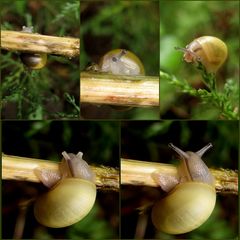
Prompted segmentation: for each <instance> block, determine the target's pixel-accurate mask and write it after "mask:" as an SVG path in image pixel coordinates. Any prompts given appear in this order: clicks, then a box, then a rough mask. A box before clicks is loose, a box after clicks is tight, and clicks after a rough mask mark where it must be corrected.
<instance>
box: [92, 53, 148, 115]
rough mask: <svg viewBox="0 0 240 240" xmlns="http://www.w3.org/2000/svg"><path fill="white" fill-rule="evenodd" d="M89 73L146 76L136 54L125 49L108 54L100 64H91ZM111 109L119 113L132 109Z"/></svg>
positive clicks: (121, 107) (116, 107)
mask: <svg viewBox="0 0 240 240" xmlns="http://www.w3.org/2000/svg"><path fill="white" fill-rule="evenodd" d="M87 71H93V72H103V73H110V74H116V75H145V69H144V66H143V64H142V62H141V60H140V59H139V58H138V57H137V56H136V55H135V54H134V53H132V52H130V51H128V50H125V49H114V50H111V51H109V52H107V53H106V54H105V55H104V56H103V57H102V58H101V59H100V61H99V63H98V64H96V63H93V64H91V66H89V67H88V68H87ZM110 107H111V108H112V109H114V110H117V111H127V110H130V109H132V107H131V106H115V105H114V106H113V105H110Z"/></svg>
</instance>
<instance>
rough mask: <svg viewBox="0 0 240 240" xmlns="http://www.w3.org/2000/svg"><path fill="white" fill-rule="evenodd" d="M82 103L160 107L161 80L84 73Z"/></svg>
mask: <svg viewBox="0 0 240 240" xmlns="http://www.w3.org/2000/svg"><path fill="white" fill-rule="evenodd" d="M80 81H81V83H80V84H81V90H80V91H81V94H80V96H81V98H80V102H82V103H83V102H87V103H98V104H111V105H122V106H138V107H140V106H142V107H144V106H146V107H147V106H159V78H158V77H150V76H123V75H119V76H118V75H110V74H103V73H102V74H99V73H98V74H94V73H87V72H83V73H81V76H80Z"/></svg>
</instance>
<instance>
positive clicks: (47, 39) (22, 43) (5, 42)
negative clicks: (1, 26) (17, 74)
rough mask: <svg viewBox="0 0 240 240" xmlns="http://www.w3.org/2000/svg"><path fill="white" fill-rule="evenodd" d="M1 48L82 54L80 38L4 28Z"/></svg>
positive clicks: (71, 54) (74, 55) (70, 56)
mask: <svg viewBox="0 0 240 240" xmlns="http://www.w3.org/2000/svg"><path fill="white" fill-rule="evenodd" d="M1 48H3V49H6V50H9V51H20V52H21V51H22V52H34V53H48V54H56V55H63V56H66V57H69V58H72V57H77V56H79V55H80V39H77V38H70V37H54V36H46V35H41V34H36V33H26V32H18V31H5V30H2V31H1Z"/></svg>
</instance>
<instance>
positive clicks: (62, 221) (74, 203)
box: [34, 178, 96, 228]
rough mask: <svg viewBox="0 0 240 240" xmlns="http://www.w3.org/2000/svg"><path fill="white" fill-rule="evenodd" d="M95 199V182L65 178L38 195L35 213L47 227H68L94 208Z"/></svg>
mask: <svg viewBox="0 0 240 240" xmlns="http://www.w3.org/2000/svg"><path fill="white" fill-rule="evenodd" d="M95 199H96V186H95V184H93V183H92V182H90V181H87V180H83V179H78V178H65V179H64V180H62V181H60V182H59V183H58V184H57V185H55V186H54V187H53V188H51V189H50V190H49V191H48V192H47V193H45V194H43V195H41V196H40V197H38V199H37V200H36V202H35V205H34V215H35V217H36V219H37V220H38V221H39V222H40V223H41V224H42V225H45V226H47V227H52V228H61V227H66V226H69V225H72V224H74V223H76V222H78V221H80V220H81V219H83V218H84V217H85V216H86V215H87V214H88V213H89V212H90V210H91V209H92V207H93V205H94V202H95Z"/></svg>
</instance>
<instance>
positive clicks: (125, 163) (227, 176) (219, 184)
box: [121, 158, 238, 194]
mask: <svg viewBox="0 0 240 240" xmlns="http://www.w3.org/2000/svg"><path fill="white" fill-rule="evenodd" d="M210 170H211V172H212V174H213V176H214V177H215V179H216V182H215V188H216V191H217V192H220V193H225V194H227V193H228V194H238V172H237V171H233V170H227V169H222V168H221V169H210ZM154 171H158V172H159V173H161V172H162V173H164V174H169V175H173V176H177V168H176V167H175V166H173V165H170V164H163V163H156V162H144V161H137V160H130V159H124V158H123V159H121V184H130V185H140V186H144V185H145V186H152V187H159V186H158V185H157V184H156V182H155V181H154V180H153V179H152V177H151V173H153V172H154Z"/></svg>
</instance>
